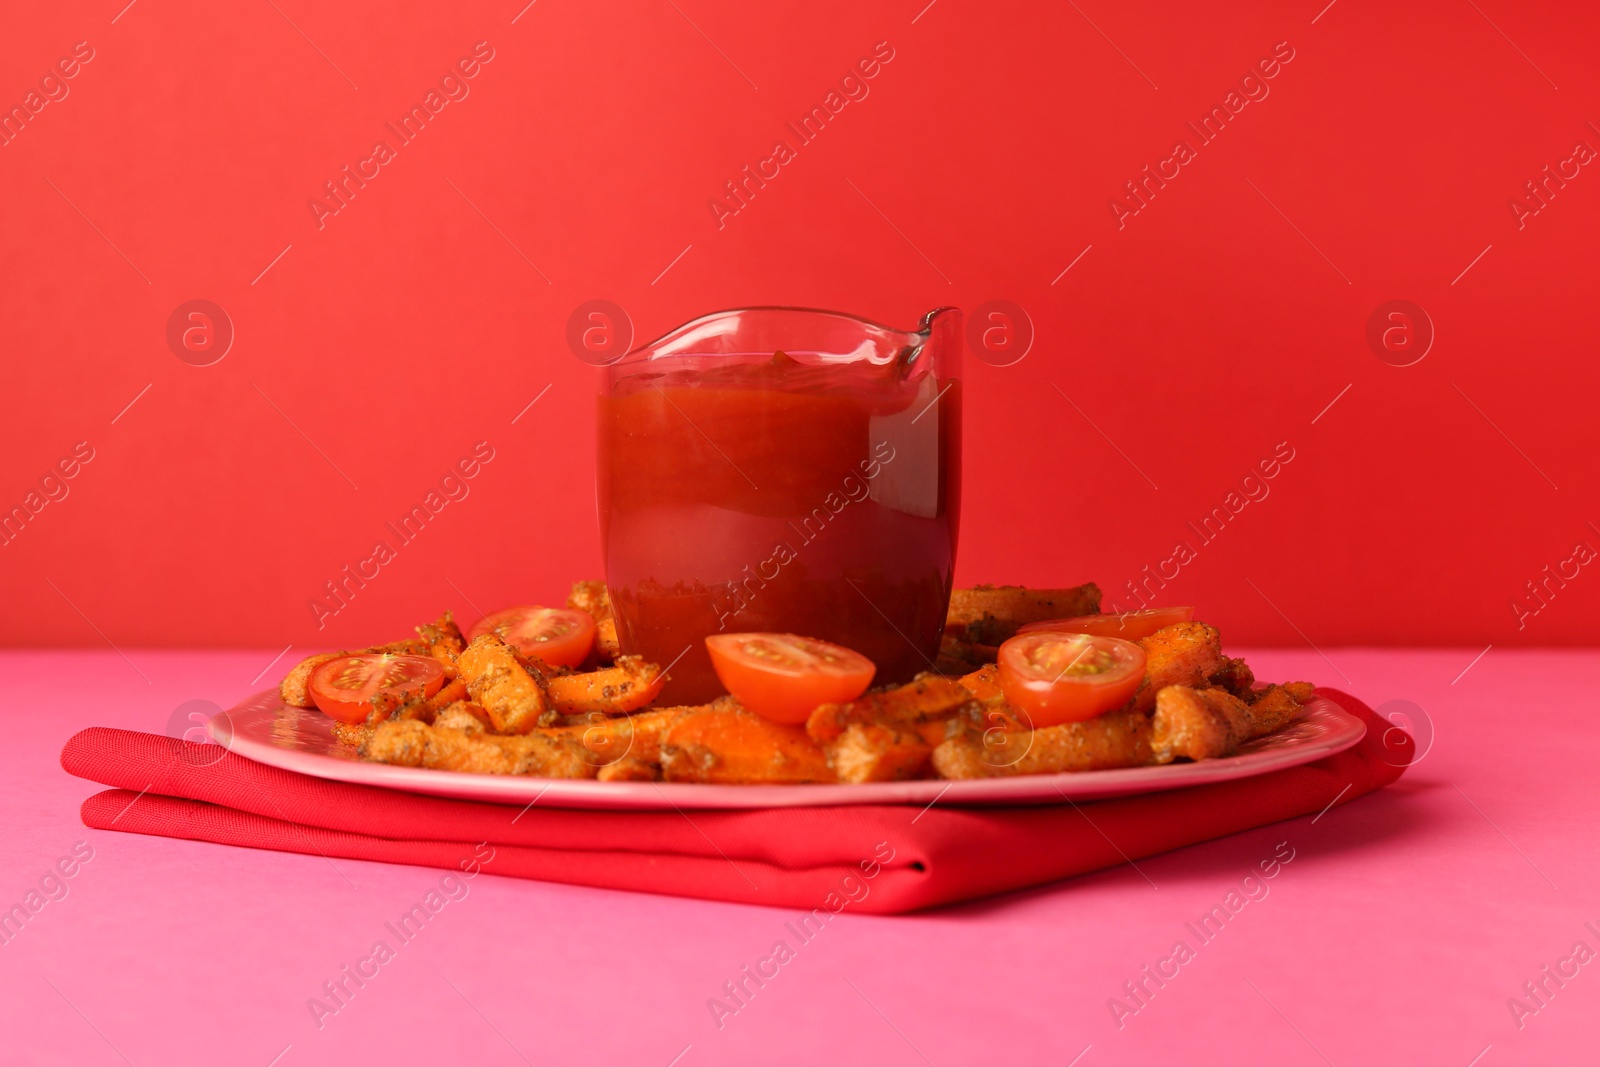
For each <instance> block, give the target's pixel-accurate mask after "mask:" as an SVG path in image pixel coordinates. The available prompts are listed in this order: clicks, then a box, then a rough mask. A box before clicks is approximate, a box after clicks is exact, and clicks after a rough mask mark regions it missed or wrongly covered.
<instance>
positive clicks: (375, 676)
mask: <svg viewBox="0 0 1600 1067" xmlns="http://www.w3.org/2000/svg"><path fill="white" fill-rule="evenodd" d="M442 685H444V668H443V667H442V666H440V664H439V662H438V661H437V660H435V659H433V658H431V657H429V656H392V655H373V654H370V653H361V654H358V655H352V656H340V657H339V658H338V659H331V660H329V661H328V662H326V663H324V664H322V665H321V666H320V667H318V668H317V669H316V670H314V671H312V672H311V679H310V681H309V682H308V683H307V685H306V688H307V690H308V691H309V692H310V693H311V700H312V702H313V703H315V704H316V705H317V707H318V708H319V709H320V710H321V711H322V713H323V714H324V715H327V716H329V717H330V718H334V719H338V720H339V721H340V722H348V723H357V724H359V723H363V722H366V721H367V713H368V712H370V711H371V710H372V704H371V701H372V698H373V697H375V696H378V695H379V694H383V695H396V696H408V695H410V694H412V693H419V692H420V693H421V694H422V695H423V696H429V697H431V696H433V694H435V693H437V692H438V691H439V687H440V686H442Z"/></svg>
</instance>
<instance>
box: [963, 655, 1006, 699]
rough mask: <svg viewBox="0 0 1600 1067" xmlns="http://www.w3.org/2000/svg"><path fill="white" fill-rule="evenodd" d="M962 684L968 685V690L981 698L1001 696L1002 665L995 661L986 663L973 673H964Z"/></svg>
mask: <svg viewBox="0 0 1600 1067" xmlns="http://www.w3.org/2000/svg"><path fill="white" fill-rule="evenodd" d="M961 684H962V685H963V686H965V687H966V689H967V692H969V693H971V694H972V695H973V696H974V697H976V698H978V699H979V700H988V699H989V698H990V697H996V696H999V695H1000V667H999V666H998V665H997V664H994V663H986V664H984V665H983V666H982V667H979V668H978V669H977V670H975V671H973V672H972V673H971V674H964V675H962V676H961Z"/></svg>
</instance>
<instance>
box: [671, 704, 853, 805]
mask: <svg viewBox="0 0 1600 1067" xmlns="http://www.w3.org/2000/svg"><path fill="white" fill-rule="evenodd" d="M661 770H662V776H663V777H664V778H665V779H666V780H667V781H669V782H705V783H711V784H719V785H727V784H734V783H751V784H769V785H786V784H795V783H799V782H832V781H834V780H835V775H834V772H833V768H831V767H829V766H828V761H827V759H826V757H824V756H823V754H822V750H821V749H820V748H818V747H817V746H816V745H815V744H813V743H812V741H811V739H810V738H808V737H807V736H806V734H805V731H804V730H802V729H801V728H800V727H798V726H780V725H779V724H777V723H775V722H770V721H768V720H766V719H763V718H761V717H760V716H758V715H752V714H751V713H750V712H748V711H745V710H743V709H742V708H739V707H738V706H737V705H732V706H729V705H727V704H724V705H721V706H713V707H711V708H708V709H706V710H704V711H694V712H691V713H689V714H687V715H685V716H684V717H683V718H682V719H680V720H678V721H677V722H676V723H674V724H673V725H672V727H671V728H670V729H668V730H667V732H666V735H665V736H664V737H663V738H662V740H661Z"/></svg>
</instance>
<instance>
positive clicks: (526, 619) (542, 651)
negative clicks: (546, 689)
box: [467, 606, 594, 667]
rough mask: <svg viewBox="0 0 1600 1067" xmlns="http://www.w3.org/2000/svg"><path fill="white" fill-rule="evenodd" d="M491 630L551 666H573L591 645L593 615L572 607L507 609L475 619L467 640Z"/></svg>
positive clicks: (581, 658) (509, 643) (508, 642)
mask: <svg viewBox="0 0 1600 1067" xmlns="http://www.w3.org/2000/svg"><path fill="white" fill-rule="evenodd" d="M491 631H493V632H494V633H497V634H499V635H500V636H501V638H503V639H504V640H505V643H506V644H508V645H510V646H512V647H513V648H515V649H516V650H517V651H518V652H521V653H522V654H523V655H524V656H532V657H534V658H535V659H541V660H543V661H544V662H546V663H548V664H549V665H550V666H552V667H576V666H578V664H580V663H582V662H583V661H584V658H585V657H586V656H588V655H589V649H591V648H593V647H594V616H592V615H590V614H589V613H588V612H587V611H578V610H577V609H575V608H541V607H531V606H530V607H516V608H507V609H506V610H504V611H497V612H495V613H494V614H493V615H485V616H484V617H483V618H481V619H479V620H478V621H477V623H476V624H474V626H473V627H472V629H471V630H468V631H467V639H468V640H469V641H470V640H471V639H472V638H474V637H477V636H479V635H481V634H486V633H489V632H491Z"/></svg>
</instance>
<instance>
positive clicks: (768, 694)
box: [706, 634, 878, 724]
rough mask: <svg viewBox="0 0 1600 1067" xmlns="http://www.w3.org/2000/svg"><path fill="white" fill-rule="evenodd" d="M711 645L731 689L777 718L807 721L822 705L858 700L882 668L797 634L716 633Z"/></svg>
mask: <svg viewBox="0 0 1600 1067" xmlns="http://www.w3.org/2000/svg"><path fill="white" fill-rule="evenodd" d="M706 648H707V649H708V650H709V651H710V652H711V666H712V668H713V669H715V670H716V672H717V677H718V678H720V679H722V684H723V685H724V686H726V687H727V690H728V692H730V693H732V694H733V695H734V696H735V697H736V698H738V701H739V703H741V704H743V705H744V706H745V707H747V708H749V709H750V710H751V711H753V712H755V713H756V714H757V715H761V716H763V717H765V718H768V719H771V720H772V721H773V722H782V723H791V724H793V723H802V722H805V721H806V718H807V716H809V715H810V714H811V713H812V712H813V711H815V710H816V708H817V705H818V704H839V703H843V702H844V701H846V700H854V699H855V698H856V697H858V696H860V695H861V694H862V693H865V692H866V691H867V686H869V685H871V684H872V676H873V675H874V674H876V673H877V670H878V668H877V667H876V666H875V665H874V664H873V662H872V661H871V660H870V659H868V658H867V657H865V656H863V655H862V654H861V653H859V652H852V651H851V650H850V649H848V648H844V647H842V646H840V645H830V644H829V643H828V642H826V641H818V640H817V639H815V638H813V637H799V636H796V635H795V634H712V635H711V636H710V637H708V638H706Z"/></svg>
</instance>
